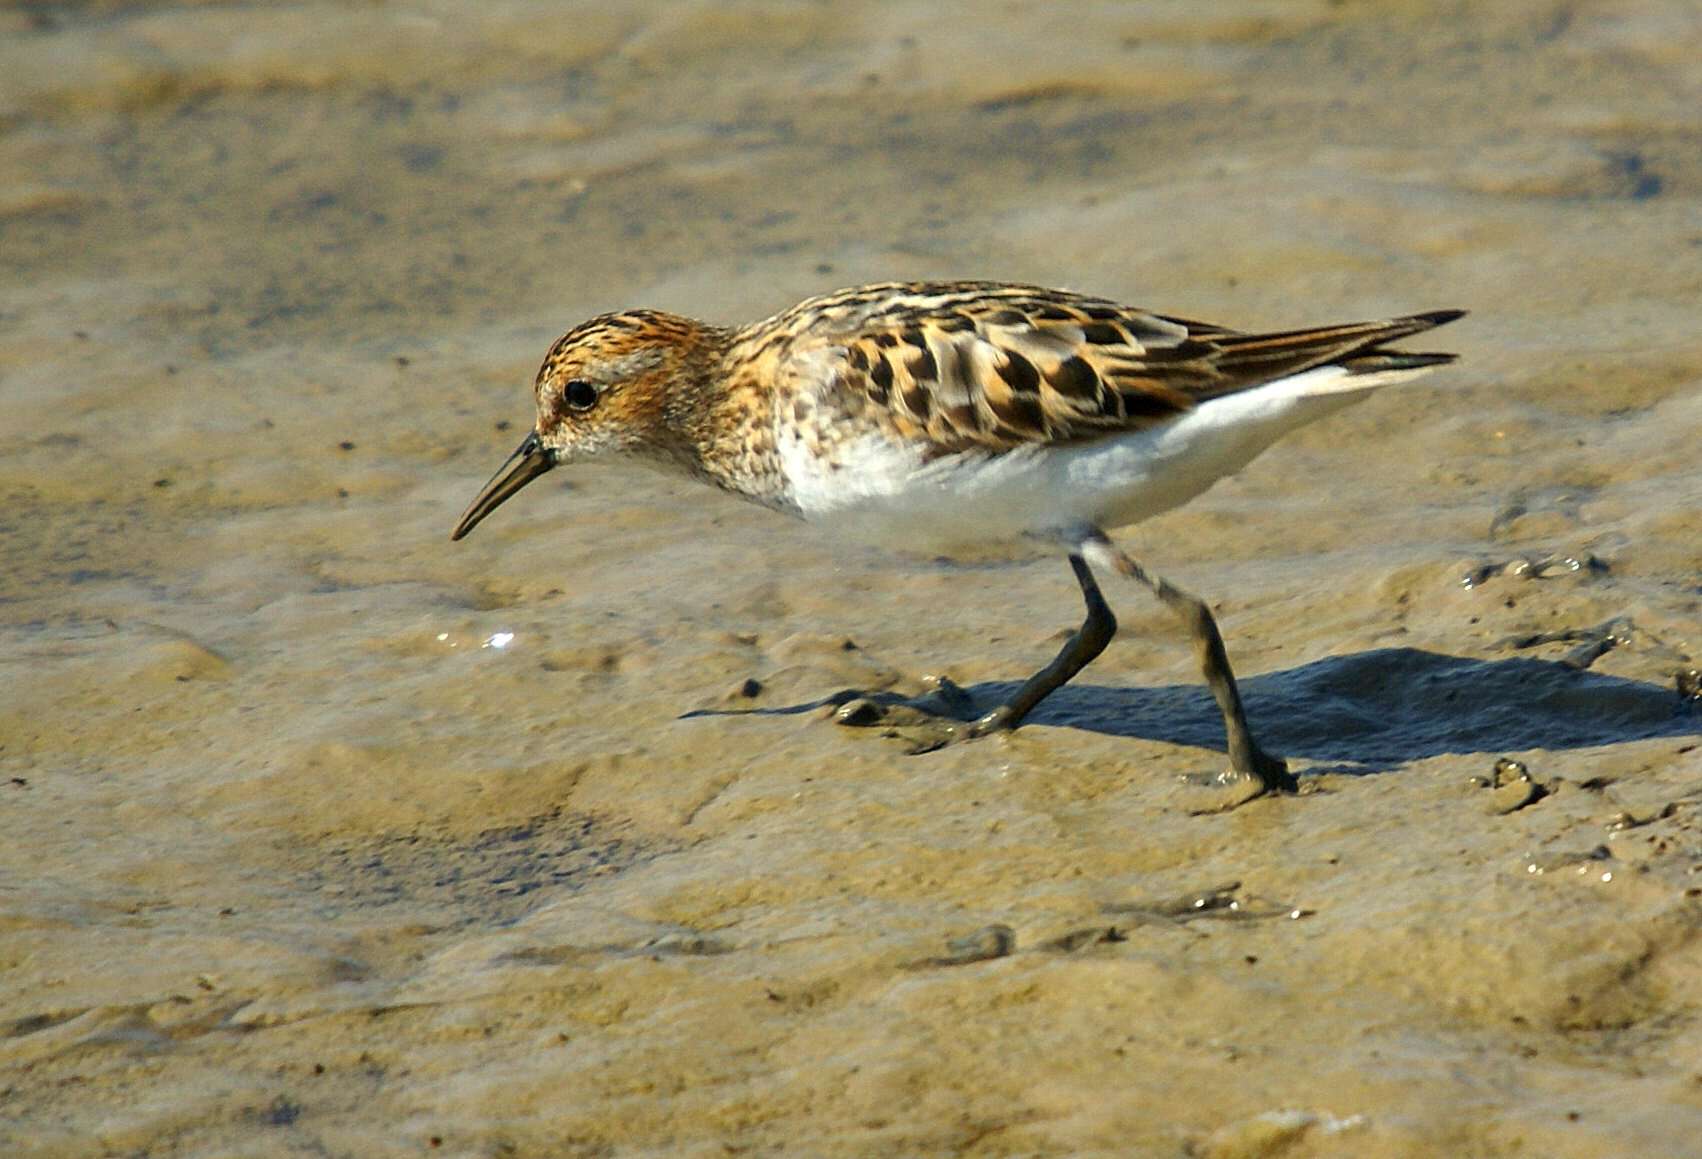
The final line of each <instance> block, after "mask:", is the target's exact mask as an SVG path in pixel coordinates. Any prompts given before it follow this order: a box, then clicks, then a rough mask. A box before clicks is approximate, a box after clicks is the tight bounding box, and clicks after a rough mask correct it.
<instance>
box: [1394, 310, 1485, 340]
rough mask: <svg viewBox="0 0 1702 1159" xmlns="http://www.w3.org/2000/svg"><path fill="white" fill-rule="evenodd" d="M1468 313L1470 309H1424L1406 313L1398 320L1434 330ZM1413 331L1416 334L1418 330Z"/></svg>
mask: <svg viewBox="0 0 1702 1159" xmlns="http://www.w3.org/2000/svg"><path fill="white" fill-rule="evenodd" d="M1469 313H1471V311H1470V310H1452V309H1450V310H1426V311H1425V312H1424V313H1422V314H1408V315H1407V316H1406V317H1405V318H1401V319H1399V321H1401V322H1413V323H1418V324H1420V328H1421V329H1423V330H1434V329H1435V328H1436V327H1438V326H1446V325H1447V324H1448V323H1450V322H1454V321H1458V320H1459V319H1461V318H1464V317H1465V316H1466V315H1467V314H1469ZM1413 333H1415V334H1416V333H1418V331H1417V330H1415V331H1413Z"/></svg>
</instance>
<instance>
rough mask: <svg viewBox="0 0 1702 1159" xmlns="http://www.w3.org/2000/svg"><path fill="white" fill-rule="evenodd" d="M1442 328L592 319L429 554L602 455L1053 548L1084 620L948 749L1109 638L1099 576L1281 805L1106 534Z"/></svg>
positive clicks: (1144, 575) (1421, 320) (875, 311)
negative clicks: (1153, 619)
mask: <svg viewBox="0 0 1702 1159" xmlns="http://www.w3.org/2000/svg"><path fill="white" fill-rule="evenodd" d="M1462 313H1464V311H1461V310H1433V311H1430V312H1427V313H1421V314H1410V315H1407V316H1405V317H1400V318H1390V319H1386V320H1383V321H1373V322H1350V323H1343V324H1339V325H1332V326H1320V327H1315V328H1311V329H1302V330H1284V331H1276V332H1268V333H1243V332H1240V331H1236V330H1231V329H1228V328H1227V327H1223V326H1217V325H1212V324H1210V323H1205V322H1197V321H1192V320H1189V319H1186V318H1179V317H1175V316H1172V315H1168V314H1159V313H1154V312H1152V311H1148V310H1142V309H1136V308H1134V307H1130V306H1124V305H1120V304H1118V303H1116V302H1112V301H1108V300H1106V299H1103V298H1095V297H1088V296H1084V295H1080V294H1075V293H1070V292H1066V291H1062V290H1048V289H1043V288H1040V287H1037V286H1025V285H1009V284H1003V283H995V282H885V283H879V284H874V285H867V286H859V287H855V288H852V289H846V290H840V291H838V292H836V293H831V294H826V295H822V296H820V297H815V298H810V299H808V300H807V301H804V302H801V303H799V304H798V305H796V306H793V307H792V308H790V309H788V310H784V311H782V312H781V313H779V314H776V315H774V316H773V317H771V318H767V319H765V320H763V321H760V322H756V323H753V324H751V325H748V326H743V327H737V328H732V327H722V326H715V325H710V324H706V323H703V322H698V321H695V320H693V319H690V318H685V317H681V316H679V315H676V314H669V313H664V312H661V311H656V310H629V311H622V312H619V313H613V314H603V315H600V316H598V317H596V318H592V319H590V320H589V321H586V322H583V323H581V324H580V325H578V326H575V327H574V328H573V329H572V330H570V331H568V332H567V334H565V335H564V336H562V338H560V339H559V340H558V341H557V342H556V343H555V345H554V346H552V347H551V348H550V351H549V353H548V355H547V356H546V357H545V358H544V362H543V365H542V367H540V369H539V370H538V375H537V379H536V381H535V383H534V386H533V391H534V394H535V396H536V405H537V423H536V426H535V428H534V429H533V431H532V433H531V434H529V435H527V436H526V438H525V440H524V441H523V442H522V443H521V444H520V446H519V448H518V449H517V450H516V451H515V452H514V454H513V455H512V456H510V458H509V459H508V461H507V462H506V463H504V464H503V466H502V468H501V469H500V470H499V471H498V472H497V473H496V475H495V476H494V477H493V478H492V479H491V480H490V482H489V483H488V484H486V486H485V488H484V489H483V490H482V491H480V492H479V494H478V496H477V498H475V499H474V500H473V502H472V504H471V506H469V507H468V508H467V510H466V513H465V514H463V515H462V516H461V519H460V521H459V522H458V523H456V525H455V529H454V531H453V532H452V533H451V536H450V538H452V539H460V538H461V537H462V536H464V535H466V534H467V533H468V532H469V531H471V530H472V529H473V527H474V526H476V525H477V524H478V523H479V521H480V520H482V519H484V518H485V517H486V516H487V515H489V514H490V513H491V511H493V510H494V509H495V508H496V507H497V506H498V505H499V504H501V503H502V502H504V501H505V500H507V499H508V498H509V497H510V496H512V495H513V494H514V493H515V492H517V491H519V490H520V489H521V488H522V487H524V486H525V485H526V484H527V483H529V482H531V481H532V480H533V479H536V478H537V477H538V476H540V475H542V474H544V473H545V472H546V471H549V470H551V469H553V468H554V467H557V466H559V465H561V464H563V463H568V462H572V461H576V460H579V459H584V458H587V457H590V456H594V455H605V454H625V455H630V456H633V457H636V458H639V459H642V460H645V461H647V462H649V463H651V464H654V465H655V466H657V467H660V468H662V469H663V470H666V471H670V472H674V473H676V474H681V475H685V476H688V477H690V478H693V479H697V480H700V481H702V482H705V483H708V484H710V485H712V486H715V487H719V488H721V489H722V490H724V491H730V492H733V493H734V494H736V495H739V496H742V497H744V498H746V499H749V500H752V501H754V502H756V503H759V504H762V505H763V506H765V507H769V508H772V509H774V510H776V511H781V512H785V513H787V514H790V515H794V516H800V517H802V518H803V519H806V520H808V521H810V522H813V523H819V524H824V525H827V526H829V527H831V528H833V529H834V530H835V532H836V533H837V534H842V535H849V536H855V537H858V538H861V539H865V540H869V541H872V542H875V543H880V544H884V545H886V546H889V547H895V548H902V549H909V550H923V551H930V552H940V553H947V554H949V553H950V552H951V551H952V550H953V549H954V548H963V547H970V546H973V547H976V548H978V549H979V548H985V547H987V546H989V545H992V546H997V545H1000V544H1007V543H1013V542H1015V541H1021V540H1026V541H1034V540H1040V541H1044V542H1047V543H1051V544H1055V545H1056V546H1057V547H1058V548H1059V549H1060V550H1061V551H1063V552H1064V553H1065V554H1066V556H1067V558H1068V560H1069V564H1070V568H1071V569H1072V571H1073V572H1074V573H1075V577H1076V582H1077V583H1078V584H1079V585H1080V586H1081V591H1082V598H1083V600H1084V601H1085V603H1086V606H1087V616H1086V619H1085V620H1084V622H1083V623H1082V625H1081V628H1080V629H1079V630H1078V631H1077V632H1076V633H1075V634H1074V635H1073V636H1071V637H1070V639H1069V641H1068V642H1067V643H1066V644H1065V645H1064V646H1063V648H1062V650H1061V651H1059V653H1058V655H1057V656H1056V658H1054V659H1053V660H1052V662H1051V663H1049V664H1047V665H1046V666H1045V667H1044V668H1042V669H1041V670H1040V671H1038V672H1036V673H1035V674H1034V675H1033V676H1031V677H1030V678H1029V679H1028V680H1027V681H1025V682H1024V683H1023V684H1022V686H1021V687H1019V688H1018V689H1017V691H1016V692H1015V693H1014V694H1013V695H1012V696H1011V697H1010V699H1009V700H1007V701H1006V702H1005V703H1003V704H1000V705H999V706H997V707H996V708H993V709H992V710H991V711H989V712H987V713H986V714H985V715H983V716H981V717H980V718H979V719H978V720H975V721H974V722H973V723H969V724H967V725H966V726H965V727H964V728H963V729H962V730H961V734H962V735H963V736H964V737H977V736H984V735H986V734H988V733H992V732H997V731H1001V730H1006V729H1013V728H1015V727H1017V725H1019V724H1021V723H1022V721H1023V719H1024V718H1025V717H1027V716H1028V714H1029V713H1030V712H1032V711H1033V709H1034V707H1035V706H1036V705H1037V704H1039V703H1040V702H1041V701H1042V700H1044V699H1045V698H1046V697H1047V696H1049V695H1050V694H1051V693H1053V692H1054V691H1056V690H1057V689H1058V688H1059V687H1061V686H1062V685H1063V684H1064V683H1066V682H1067V681H1068V680H1070V678H1071V677H1073V676H1075V674H1076V673H1077V672H1079V671H1081V669H1082V668H1083V667H1085V666H1086V665H1087V664H1088V663H1089V662H1090V661H1092V660H1093V658H1094V657H1096V656H1098V655H1099V654H1100V652H1102V651H1103V650H1104V649H1105V646H1106V645H1107V644H1108V643H1110V641H1111V638H1112V636H1113V635H1114V634H1115V632H1116V630H1117V621H1116V618H1115V617H1114V616H1113V615H1112V612H1111V609H1110V608H1109V606H1108V605H1107V604H1106V602H1105V598H1104V596H1103V594H1102V593H1101V592H1100V589H1099V584H1098V582H1097V580H1096V579H1095V575H1094V569H1095V568H1098V569H1099V570H1101V571H1104V572H1110V573H1114V574H1119V575H1123V576H1126V577H1128V578H1130V579H1132V580H1134V581H1136V582H1137V583H1139V584H1141V585H1142V586H1144V587H1146V588H1147V589H1148V590H1150V591H1151V592H1152V593H1153V594H1154V595H1156V596H1157V597H1158V599H1159V600H1160V601H1162V602H1163V603H1164V604H1165V605H1166V606H1167V607H1169V608H1170V609H1171V610H1172V611H1174V612H1175V613H1176V614H1177V615H1178V616H1180V617H1181V619H1182V621H1183V622H1184V623H1185V624H1186V625H1187V628H1188V631H1189V633H1190V634H1191V636H1192V639H1193V642H1194V646H1195V649H1196V651H1197V653H1198V656H1199V661H1200V665H1201V668H1202V670H1203V672H1204V675H1205V680H1206V683H1207V685H1208V686H1209V687H1210V689H1211V692H1212V695H1213V696H1214V697H1215V698H1216V700H1217V704H1218V708H1219V709H1220V710H1221V712H1222V715H1223V721H1224V728H1225V732H1226V734H1227V739H1228V746H1227V747H1228V754H1229V762H1230V770H1229V771H1228V772H1227V773H1226V774H1225V777H1224V778H1223V779H1224V780H1226V781H1234V780H1239V781H1246V782H1251V783H1252V785H1253V787H1254V788H1255V790H1256V791H1258V792H1263V791H1269V790H1281V789H1293V788H1294V787H1295V780H1294V778H1293V776H1292V775H1291V774H1290V773H1289V771H1288V768H1287V765H1286V763H1285V762H1284V761H1282V760H1281V759H1280V758H1278V757H1275V756H1273V755H1271V754H1269V753H1266V752H1265V751H1264V750H1263V749H1261V748H1260V747H1259V746H1258V745H1257V744H1256V743H1255V742H1254V740H1253V736H1252V733H1251V731H1250V730H1249V728H1248V725H1247V717H1246V713H1245V711H1244V710H1243V707H1242V703H1241V695H1240V692H1239V690H1238V689H1237V687H1236V683H1235V676H1234V673H1233V671H1232V670H1231V668H1230V664H1229V658H1228V656H1227V654H1226V653H1225V651H1224V646H1223V639H1222V636H1221V635H1220V633H1219V632H1218V628H1217V623H1216V621H1215V620H1214V619H1213V617H1212V614H1211V611H1210V609H1209V608H1207V606H1206V604H1205V602H1204V601H1202V600H1200V599H1199V598H1198V597H1196V596H1194V595H1191V594H1190V593H1188V592H1186V591H1183V590H1182V589H1181V588H1178V587H1176V586H1175V585H1174V584H1172V583H1170V582H1169V581H1167V580H1165V579H1164V578H1163V577H1161V576H1158V575H1155V574H1153V573H1152V572H1150V571H1148V570H1147V569H1146V568H1145V567H1143V566H1142V565H1141V564H1140V563H1138V562H1137V561H1135V560H1134V559H1132V558H1130V557H1129V556H1128V555H1127V554H1125V553H1124V552H1123V551H1121V550H1119V549H1118V548H1117V547H1116V546H1115V545H1114V544H1113V543H1112V542H1111V540H1110V539H1109V538H1108V537H1107V536H1106V534H1105V533H1106V530H1107V529H1114V528H1119V527H1125V526H1128V525H1130V524H1134V523H1138V522H1140V521H1141V520H1143V519H1148V518H1150V517H1152V516H1154V515H1157V514H1159V513H1161V512H1164V511H1169V510H1171V509H1172V508H1175V507H1177V506H1180V505H1181V504H1183V503H1186V502H1187V501H1188V500H1190V499H1192V498H1194V497H1195V496H1197V495H1199V494H1200V493H1202V492H1203V491H1205V490H1206V489H1207V488H1209V487H1211V485H1212V484H1213V483H1215V482H1216V481H1217V480H1219V479H1221V478H1223V477H1225V476H1227V475H1231V474H1233V473H1234V472H1236V471H1238V470H1240V469H1241V468H1242V467H1244V466H1245V465H1246V464H1247V463H1248V462H1249V461H1251V460H1252V459H1253V457H1254V456H1255V455H1257V454H1258V453H1259V452H1260V451H1262V450H1264V449H1265V448H1266V447H1268V446H1270V445H1271V444H1272V443H1273V442H1275V441H1276V440H1277V439H1278V438H1280V437H1281V436H1282V435H1284V434H1286V433H1287V432H1289V431H1292V430H1294V429H1295V428H1297V427H1299V426H1302V425H1304V424H1306V423H1309V422H1312V421H1314V420H1316V419H1320V418H1323V417H1324V416H1326V415H1328V414H1331V413H1333V412H1335V411H1337V410H1340V409H1341V408H1342V407H1345V406H1347V405H1349V404H1351V403H1354V402H1358V401H1360V400H1361V399H1364V398H1365V397H1366V396H1368V395H1369V394H1370V393H1371V392H1372V391H1374V390H1376V389H1378V388H1380V387H1384V386H1391V385H1394V384H1397V383H1404V382H1409V381H1411V380H1412V379H1415V378H1417V377H1418V376H1419V375H1421V374H1423V373H1425V372H1426V371H1429V370H1433V369H1435V368H1436V367H1438V366H1442V365H1445V364H1447V363H1449V362H1452V361H1454V358H1455V355H1452V354H1435V353H1417V352H1408V351H1402V350H1395V349H1391V348H1390V345H1389V344H1390V343H1392V342H1395V341H1397V340H1399V339H1402V338H1406V337H1409V336H1411V335H1414V334H1419V333H1422V332H1424V331H1426V330H1430V329H1432V328H1434V327H1436V326H1440V325H1442V324H1444V323H1446V322H1451V321H1453V320H1454V319H1456V318H1458V317H1460V316H1461V314H1462Z"/></svg>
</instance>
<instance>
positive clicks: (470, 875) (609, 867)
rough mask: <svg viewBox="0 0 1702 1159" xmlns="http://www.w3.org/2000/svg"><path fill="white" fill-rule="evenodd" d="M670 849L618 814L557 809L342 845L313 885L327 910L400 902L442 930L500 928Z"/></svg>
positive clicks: (314, 875)
mask: <svg viewBox="0 0 1702 1159" xmlns="http://www.w3.org/2000/svg"><path fill="white" fill-rule="evenodd" d="M666 852H669V850H668V849H667V848H665V847H663V846H661V845H659V844H655V843H648V842H644V841H641V840H639V839H637V838H635V837H633V836H632V835H631V834H630V833H629V832H627V831H626V827H625V825H624V824H623V823H621V822H619V821H613V820H609V819H605V818H599V817H593V816H588V815H585V814H580V813H568V812H564V811H562V810H561V809H552V810H550V811H549V812H547V813H543V814H540V815H539V816H537V817H533V818H530V819H528V820H527V821H524V822H522V823H521V824H518V825H505V826H501V827H498V828H492V829H486V830H483V831H481V832H479V833H477V834H474V835H473V836H471V837H448V836H442V835H436V834H432V833H430V832H429V831H416V832H409V833H405V834H395V835H387V836H382V837H378V838H375V839H373V840H370V841H363V842H358V843H354V844H348V845H340V846H336V847H334V848H331V849H329V850H327V851H326V855H325V858H324V860H323V861H322V862H321V863H320V864H319V865H318V866H317V867H316V868H314V869H313V870H312V871H311V872H310V873H309V874H308V878H309V880H308V885H307V888H308V889H309V890H311V891H312V893H313V895H314V896H315V897H317V898H318V899H319V905H320V906H321V908H322V909H323V910H324V911H326V912H327V916H334V917H340V916H343V915H344V914H346V913H347V912H349V911H353V910H368V909H373V908H379V907H386V906H398V907H400V908H401V909H402V910H404V911H406V912H407V913H409V914H410V915H411V916H413V917H417V918H418V919H420V920H422V921H425V922H429V923H431V924H434V925H437V926H440V927H445V928H453V929H463V928H466V927H471V926H502V925H508V924H510V923H512V922H515V921H517V920H519V919H520V918H522V917H524V916H525V915H526V914H528V913H530V912H532V911H533V910H535V909H537V908H539V907H540V906H542V905H545V904H547V903H549V902H551V901H554V900H556V899H558V898H560V897H562V896H563V895H565V894H571V893H576V892H578V891H579V890H581V889H583V888H585V886H586V885H587V884H589V883H590V882H592V881H595V880H597V879H600V878H604V877H607V876H609V875H612V874H616V873H620V872H622V871H624V870H627V869H630V868H632V867H633V866H635V865H639V864H642V863H644V862H647V861H649V860H651V859H652V858H655V857H657V856H660V855H661V854H663V853H666Z"/></svg>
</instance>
